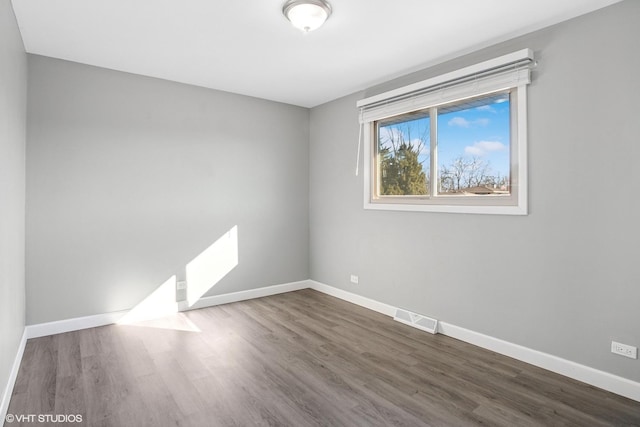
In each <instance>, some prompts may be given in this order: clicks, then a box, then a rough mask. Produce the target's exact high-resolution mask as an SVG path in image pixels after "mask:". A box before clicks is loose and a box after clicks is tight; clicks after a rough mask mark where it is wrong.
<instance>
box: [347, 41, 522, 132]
mask: <svg viewBox="0 0 640 427" xmlns="http://www.w3.org/2000/svg"><path fill="white" fill-rule="evenodd" d="M532 63H533V51H531V49H523V50H521V51H518V52H514V53H512V54H509V55H504V56H501V57H499V58H494V59H492V60H489V61H485V62H482V63H480V64H476V65H472V66H469V67H466V68H463V69H460V70H457V71H454V72H451V73H447V74H443V75H440V76H437V77H434V78H431V79H427V80H424V81H421V82H418V83H414V84H411V85H408V86H405V87H402V88H399V89H395V90H392V91H389V92H385V93H382V94H379V95H375V96H372V97H369V98H365V99H363V100H360V101H358V103H357V106H358V107H359V108H360V109H361V114H360V122H361V123H369V122H372V121H374V120H381V119H385V118H387V117H392V116H396V115H399V114H404V113H408V112H411V111H415V110H419V109H421V108H427V107H432V106H436V105H441V104H446V103H448V102H452V101H457V100H460V99H465V98H471V97H474V96H479V95H484V94H487V93H492V92H497V91H500V90H505V89H510V88H514V87H518V86H521V85H526V84H529V83H531V70H530V65H531V64H532Z"/></svg>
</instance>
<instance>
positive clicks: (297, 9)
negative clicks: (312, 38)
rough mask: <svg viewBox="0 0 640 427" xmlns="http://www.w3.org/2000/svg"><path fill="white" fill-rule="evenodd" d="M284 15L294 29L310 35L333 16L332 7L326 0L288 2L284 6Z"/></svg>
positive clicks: (289, 0) (294, 0) (293, 0)
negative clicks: (310, 32)
mask: <svg viewBox="0 0 640 427" xmlns="http://www.w3.org/2000/svg"><path fill="white" fill-rule="evenodd" d="M282 13H283V14H284V16H286V17H287V19H288V20H289V21H290V22H291V23H292V24H293V26H294V27H296V28H299V29H301V30H302V31H304V32H305V33H308V32H309V31H313V30H315V29H316V28H319V27H320V26H321V25H322V24H324V21H326V20H327V19H328V18H329V16H331V5H330V4H329V3H327V2H326V1H325V0H288V1H287V2H286V3H285V4H284V6H282Z"/></svg>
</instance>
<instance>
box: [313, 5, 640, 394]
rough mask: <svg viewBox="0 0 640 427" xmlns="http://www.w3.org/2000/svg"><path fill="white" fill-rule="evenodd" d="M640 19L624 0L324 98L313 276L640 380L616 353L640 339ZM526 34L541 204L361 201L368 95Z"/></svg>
mask: <svg viewBox="0 0 640 427" xmlns="http://www.w3.org/2000/svg"><path fill="white" fill-rule="evenodd" d="M639 22H640V2H637V1H627V2H622V3H620V4H617V5H614V6H612V7H609V8H606V9H602V10H600V11H597V12H595V13H592V14H589V15H585V16H582V17H579V18H576V19H574V20H571V21H567V22H565V23H562V24H559V25H557V26H554V27H550V28H548V29H546V30H543V31H539V32H536V33H532V34H530V35H527V36H524V37H521V38H518V39H515V40H511V41H509V42H506V43H502V44H500V45H497V46H493V47H491V48H487V49H483V50H480V51H478V52H476V53H473V54H471V55H468V56H465V57H463V58H460V59H457V60H455V61H452V62H451V63H447V64H442V65H440V66H438V67H435V68H433V69H427V70H424V71H422V72H419V73H415V74H413V75H410V76H407V77H405V78H402V79H399V80H397V81H394V82H390V83H389V84H386V85H384V86H382V87H377V88H373V89H371V90H369V91H368V92H367V93H366V94H365V93H358V94H354V95H352V96H348V97H345V98H342V99H338V100H336V101H333V102H330V103H327V104H325V105H322V106H319V107H316V108H314V109H312V111H311V137H310V138H311V139H310V144H311V147H310V159H311V162H310V189H311V190H310V227H311V247H310V259H311V265H310V270H311V278H312V279H315V280H318V281H320V282H324V283H327V284H329V285H333V286H336V287H339V288H342V289H345V290H348V291H351V292H354V293H356V294H360V295H363V296H366V297H370V298H373V299H376V300H378V301H382V302H385V303H388V304H391V305H394V306H399V307H404V308H407V309H409V310H413V311H416V312H418V313H423V314H425V315H429V316H433V317H436V318H438V319H441V320H443V321H446V322H449V323H452V324H455V325H458V326H461V327H465V328H468V329H471V330H474V331H477V332H481V333H484V334H487V335H490V336H494V337H497V338H501V339H504V340H506V341H510V342H513V343H517V344H521V345H524V346H526V347H530V348H533V349H536V350H539V351H542V352H545V353H549V354H553V355H557V356H559V357H562V358H565V359H568V360H572V361H575V362H578V363H581V364H584V365H588V366H591V367H594V368H596V369H600V370H604V371H608V372H611V373H614V374H618V375H621V376H624V377H626V378H629V379H632V380H635V381H640V360H632V359H627V358H623V357H621V356H617V355H613V354H611V353H610V344H611V340H616V341H620V342H623V343H627V344H631V345H635V346H640V310H639V309H638V302H639V301H640V270H639V269H638V259H637V258H638V253H639V252H638V242H640V225H639V224H638V215H639V211H640V202H639V198H638V196H637V184H638V182H640V181H639V178H640V174H639V172H638V170H639V168H638V161H640V148H638V147H639V146H640V143H639V141H640V140H639V137H638V136H639V135H640V120H638V118H637V110H638V108H637V104H638V99H637V97H638V95H640V84H639V80H638V70H640V55H638V46H639V45H638V40H640V26H639V25H638V23H639ZM526 47H530V48H533V49H534V50H535V52H536V55H537V57H538V58H539V60H540V65H539V67H538V69H537V70H536V72H535V74H534V82H533V83H532V84H531V86H530V88H529V121H528V123H529V167H530V173H529V190H530V197H529V203H530V214H529V215H528V216H524V217H518V216H495V215H468V214H437V213H411V212H384V211H365V210H363V208H362V197H363V178H362V176H359V177H356V176H354V169H355V159H356V145H357V139H358V117H357V110H356V106H355V103H356V101H357V100H358V99H361V98H363V97H364V96H365V95H370V94H372V93H375V92H380V91H382V90H385V89H390V88H393V87H398V86H402V85H404V84H407V83H410V82H414V81H417V80H420V79H423V78H426V77H428V76H430V75H434V74H437V73H440V72H443V71H448V70H451V69H455V68H457V67H459V66H462V65H469V64H473V63H476V62H478V61H481V60H486V59H490V58H492V57H495V56H499V55H501V54H505V53H509V52H511V51H515V50H518V49H522V48H526ZM360 170H362V168H361V169H360ZM349 274H357V275H359V276H360V284H359V285H350V284H349Z"/></svg>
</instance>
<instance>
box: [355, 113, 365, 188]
mask: <svg viewBox="0 0 640 427" xmlns="http://www.w3.org/2000/svg"><path fill="white" fill-rule="evenodd" d="M363 127H364V123H362V109H360V131H359V132H358V153H357V154H356V176H358V172H359V171H360V146H361V145H362V128H363Z"/></svg>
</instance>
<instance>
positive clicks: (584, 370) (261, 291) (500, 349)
mask: <svg viewBox="0 0 640 427" xmlns="http://www.w3.org/2000/svg"><path fill="white" fill-rule="evenodd" d="M306 288H311V289H315V290H316V291H319V292H322V293H325V294H327V295H331V296H334V297H336V298H339V299H342V300H344V301H348V302H351V303H353V304H356V305H359V306H361V307H365V308H368V309H370V310H373V311H377V312H379V313H382V314H384V315H387V316H390V317H392V316H393V315H394V313H395V310H396V307H393V306H391V305H389V304H385V303H382V302H379V301H376V300H373V299H370V298H367V297H363V296H361V295H357V294H354V293H351V292H348V291H345V290H342V289H338V288H335V287H333V286H330V285H326V284H324V283H320V282H317V281H315V280H302V281H299V282H292V283H285V284H282V285H273V286H266V287H263V288H257V289H250V290H247V291H240V292H233V293H230V294H224V295H215V296H211V297H204V298H201V299H200V300H199V301H198V302H196V303H195V304H194V305H193V306H191V307H185V306H182V307H181V310H193V309H198V308H205V307H211V306H215V305H220V304H229V303H232V302H237V301H244V300H248V299H253V298H262V297H266V296H270V295H276V294H281V293H285V292H291V291H297V290H300V289H306ZM127 312H128V311H118V312H114V313H106V314H98V315H95V316H86V317H79V318H75V319H66V320H59V321H56V322H49V323H41V324H37V325H29V326H26V327H25V333H24V336H23V343H22V344H21V347H20V350H19V357H18V356H16V360H17V362H16V363H17V366H14V369H15V375H17V369H18V368H19V366H20V360H21V359H22V352H23V351H24V342H25V341H26V339H29V338H37V337H42V336H46V335H53V334H59V333H63V332H70V331H76V330H80V329H86V328H93V327H97V326H104V325H109V324H112V323H116V322H117V321H118V320H119V319H120V318H122V317H123V316H124V315H125V314H126V313H127ZM438 332H439V333H441V334H443V335H447V336H450V337H452V338H456V339H459V340H461V341H465V342H468V343H470V344H474V345H477V346H479V347H482V348H486V349H488V350H491V351H495V352H496V353H500V354H503V355H505V356H509V357H513V358H514V359H517V360H521V361H523V362H526V363H530V364H532V365H535V366H538V367H540V368H543V369H547V370H549V371H552V372H556V373H558V374H561V375H564V376H567V377H569V378H573V379H575V380H578V381H582V382H584V383H587V384H590V385H593V386H595V387H599V388H602V389H604V390H607V391H610V392H612V393H616V394H619V395H621V396H625V397H628V398H629V399H633V400H636V401H638V402H640V383H638V382H635V381H631V380H629V379H627V378H623V377H620V376H617V375H613V374H610V373H608V372H604V371H600V370H597V369H594V368H591V367H589V366H585V365H581V364H579V363H576V362H572V361H570V360H566V359H562V358H560V357H557V356H553V355H551V354H547V353H543V352H540V351H537V350H533V349H530V348H528V347H523V346H521V345H518V344H513V343H510V342H507V341H503V340H501V339H498V338H494V337H490V336H488V335H484V334H481V333H478V332H474V331H471V330H468V329H465V328H461V327H459V326H455V325H452V324H450V323H446V322H439V325H438ZM12 375H14V373H13V372H12ZM13 381H14V382H15V378H14V379H13ZM9 385H11V387H9ZM9 385H7V390H13V382H11V383H10V384H9ZM7 393H10V391H9V392H7V391H5V396H4V397H3V401H2V405H3V406H0V410H1V409H3V408H4V405H5V399H6V400H7V402H6V405H7V407H8V404H9V403H8V399H10V397H11V396H10V394H9V396H8V397H7V396H6V394H7ZM5 410H6V409H5ZM0 419H2V418H0Z"/></svg>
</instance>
